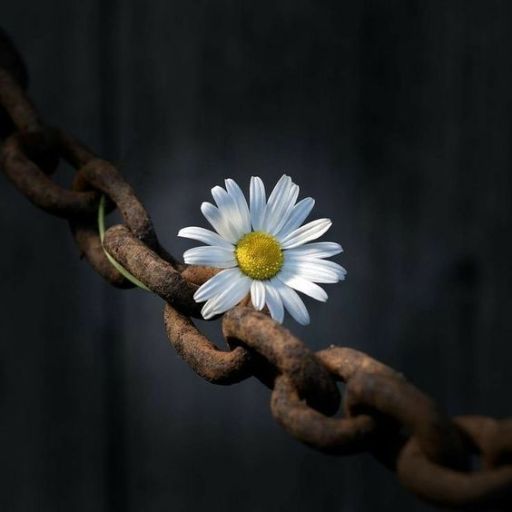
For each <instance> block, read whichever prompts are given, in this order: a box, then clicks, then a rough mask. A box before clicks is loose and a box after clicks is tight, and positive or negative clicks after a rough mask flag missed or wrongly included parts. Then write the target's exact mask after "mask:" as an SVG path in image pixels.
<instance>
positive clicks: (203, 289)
mask: <svg viewBox="0 0 512 512" xmlns="http://www.w3.org/2000/svg"><path fill="white" fill-rule="evenodd" d="M240 274H241V272H240V269H239V268H228V269H226V270H222V271H221V272H219V273H218V274H215V275H214V276H213V277H211V278H210V279H208V281H206V283H204V284H202V285H201V286H200V287H199V288H198V290H197V291H196V293H194V300H195V301H196V302H204V301H206V300H208V299H211V298H212V297H213V296H214V295H217V294H218V293H219V292H221V291H222V290H223V289H224V288H225V287H226V286H227V285H228V283H230V282H231V280H232V279H236V278H237V277H239V276H240Z"/></svg>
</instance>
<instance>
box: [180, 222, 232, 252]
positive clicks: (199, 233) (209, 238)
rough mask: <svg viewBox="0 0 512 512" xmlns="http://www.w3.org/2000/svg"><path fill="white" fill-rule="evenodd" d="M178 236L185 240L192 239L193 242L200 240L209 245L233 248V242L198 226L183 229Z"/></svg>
mask: <svg viewBox="0 0 512 512" xmlns="http://www.w3.org/2000/svg"><path fill="white" fill-rule="evenodd" d="M178 236H181V237H183V238H191V239H192V240H198V241H199V242H203V243H205V244H208V245H218V246H220V247H226V248H230V247H233V244H232V243H231V242H228V241H227V240H224V238H222V237H221V236H220V235H218V234H217V233H214V232H213V231H210V230H209V229H205V228H199V227H196V226H190V227H188V228H183V229H180V230H179V231H178Z"/></svg>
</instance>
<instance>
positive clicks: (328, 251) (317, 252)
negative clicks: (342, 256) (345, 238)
mask: <svg viewBox="0 0 512 512" xmlns="http://www.w3.org/2000/svg"><path fill="white" fill-rule="evenodd" d="M340 252H343V249H342V247H341V245H340V244H337V243H336V242H313V243H311V244H305V245H301V246H299V247H295V249H288V250H287V251H286V254H287V255H293V256H314V257H315V258H329V257H330V256H335V255H336V254H339V253H340Z"/></svg>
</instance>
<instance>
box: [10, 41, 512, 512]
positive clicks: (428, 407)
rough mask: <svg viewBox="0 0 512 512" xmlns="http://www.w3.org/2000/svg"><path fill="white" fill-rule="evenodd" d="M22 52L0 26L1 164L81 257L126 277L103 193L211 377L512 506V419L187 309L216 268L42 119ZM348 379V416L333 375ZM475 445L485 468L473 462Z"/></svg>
mask: <svg viewBox="0 0 512 512" xmlns="http://www.w3.org/2000/svg"><path fill="white" fill-rule="evenodd" d="M25 82H26V73H25V69H24V66H23V63H22V61H21V59H20V58H19V56H18V54H17V52H16V50H15V49H14V48H13V47H12V45H11V44H10V42H9V41H8V40H7V38H6V37H5V36H4V35H3V34H2V33H0V105H1V106H2V107H3V111H2V112H0V128H1V132H0V135H1V136H2V138H3V139H5V140H4V141H3V145H2V147H1V150H0V166H1V168H2V170H3V172H4V173H5V174H6V176H7V177H8V178H9V179H10V180H11V181H12V183H13V184H14V186H15V187H16V188H17V189H18V190H19V191H20V192H21V193H22V194H23V195H24V196H25V197H27V198H28V199H29V200H30V201H31V202H32V203H33V204H35V205H36V206H38V207H39V208H41V209H43V210H45V211H46V212H48V213H51V214H53V215H57V216H59V217H62V218H64V219H67V220H68V221H69V223H70V227H71V231H72V233H73V236H74V239H75V241H76V244H77V246H78V248H79V250H80V253H81V255H82V256H84V257H85V258H86V259H87V261H88V262H89V263H90V264H91V266H92V267H93V268H94V270H95V271H96V272H98V273H99V274H100V275H101V276H103V277H104V278H105V279H106V280H107V281H108V282H109V283H111V284H112V285H114V286H116V287H120V288H129V287H131V286H132V285H131V283H129V282H128V281H127V280H126V279H125V278H124V277H123V276H122V275H121V274H120V273H119V272H118V271H117V270H116V269H115V268H114V267H113V266H112V265H111V264H110V262H109V261H108V259H107V258H106V257H105V254H104V251H103V247H102V244H101V241H100V239H99V235H98V231H97V222H96V218H97V211H98V203H99V199H100V196H101V194H105V196H106V197H107V198H108V200H109V203H110V204H109V208H110V209H113V208H117V209H118V210H119V212H120V213H121V215H122V218H123V220H124V224H120V225H115V226H112V227H110V228H109V229H108V230H107V231H106V233H105V238H104V246H105V248H106V250H107V251H108V252H109V253H110V254H111V255H112V256H113V257H114V258H115V259H116V260H117V261H118V262H119V263H120V264H121V265H123V266H124V267H125V268H126V269H127V270H128V271H129V272H130V273H131V274H133V275H134V276H135V277H136V278H137V279H139V280H140V281H141V282H142V283H144V284H145V285H146V286H147V287H148V288H149V289H150V290H151V291H152V292H154V293H156V294H157V295H159V296H160V297H161V298H162V299H163V300H164V301H165V309H164V321H165V326H166V330H167V334H168V337H169V339H170V341H171V344H172V345H173V346H174V348H175V349H176V351H177V352H178V354H179V355H180V356H181V357H182V358H183V359H184V360H185V361H186V362H187V363H188V364H189V365H190V367H191V368H192V369H193V370H194V371H195V372H196V373H197V374H198V375H200V376H201V377H203V378H204V379H206V380H208V381H210V382H213V383H216V384H233V383H236V382H239V381H241V380H244V379H246V378H248V377H250V376H255V377H257V378H258V379H260V380H261V381H262V382H263V383H264V384H266V385H267V386H269V387H270V388H271V389H272V398H271V410H272V414H273V416H274V418H275V419H276V420H277V421H278V422H279V424H280V425H281V426H282V427H283V428H284V429H285V430H286V431H287V432H288V433H289V434H291V435H292V436H293V437H295V438H296V439H298V440H300V441H302V442H303V443H306V444H307V445H309V446H311V447H313V448H316V449H318V450H321V451H323V452H326V453H331V454H338V455H347V454H354V453H359V452H363V451H369V452H371V453H372V454H374V455H375V456H376V458H377V459H378V460H380V461H381V462H382V463H384V464H385V465H386V466H387V467H389V468H390V469H391V470H394V471H396V473H397V475H398V478H399V480H400V482H401V483H402V484H403V485H404V486H405V487H407V488H408V489H410V490H411V491H412V492H414V493H416V494H417V495H418V496H420V497H421V498H423V499H425V500H427V501H430V502H432V503H434V504H437V505H441V506H447V507H452V508H459V509H467V510H488V509H491V510H511V509H512V419H506V420H501V421H500V420H495V419H492V418H486V417H477V416H464V417H459V418H454V419H450V418H449V417H448V416H446V414H445V413H444V412H443V411H442V410H441V409H440V408H439V406H438V405H437V404H436V403H434V402H433V401H432V400H431V399H430V398H429V397H428V396H426V395H425V394H423V393H422V392H421V391H419V390H418V389H416V388H415V387H414V386H413V385H411V384H410V383H409V382H407V381H406V380H405V378H404V377H403V376H402V375H400V374H398V373H396V372H395V371H394V370H392V369H391V368H389V367H387V366H385V365H383V364H382V363H379V362H378V361H375V360H374V359H372V358H371V357H369V356H368V355H366V354H363V353H361V352H358V351H356V350H353V349H351V348H347V347H336V346H331V347H330V348H328V349H325V350H322V351H320V352H317V353H313V352H311V351H310V350H309V349H308V348H307V347H306V346H305V345H304V344H303V343H302V342H301V341H299V340H298V339H297V338H295V337H294V336H293V335H292V334H291V333H290V332H289V331H288V330H286V329H285V328H283V327H282V326H280V325H278V324H276V323H275V322H274V321H273V320H272V319H271V318H270V317H269V316H267V315H266V314H264V313H261V312H257V311H255V310H254V309H252V308H250V307H249V306H248V305H247V304H245V305H243V304H242V305H239V306H237V307H235V308H234V309H233V310H231V311H229V312H227V313H226V314H225V315H224V316H223V318H222V330H223V334H224V336H225V338H226V340H227V343H228V345H229V350H220V349H219V348H218V347H217V346H215V344H213V343H212V342H211V341H210V340H208V338H206V337H205V336H204V335H202V334H201V333H200V332H199V331H198V329H197V328H196V327H195V325H194V324H193V322H192V320H191V318H190V317H199V306H198V304H196V303H195V301H194V300H193V297H192V296H193V294H194V291H195V290H196V289H197V287H198V285H200V284H201V283H203V282H205V281H206V279H208V278H209V277H210V276H211V275H212V273H213V272H214V269H210V268H205V267H197V266H188V265H184V264H182V263H180V262H179V261H178V260H177V259H175V258H174V257H173V256H171V255H170V254H169V253H168V252H167V251H166V250H165V249H164V248H163V247H162V246H161V245H160V243H159V242H158V238H157V236H156V233H155V231H154V228H153V225H152V222H151V219H150V217H149V215H148V213H147V212H146V210H145V208H144V207H143V205H142V204H141V202H140V201H139V200H138V199H137V196H136V195H135V193H134V191H133V189H132V188H131V187H130V185H129V184H128V183H127V182H126V181H125V180H124V179H123V177H122V176H121V174H120V173H119V172H118V170H117V169H116V168H115V167H114V166H113V165H112V164H110V163H109V162H106V161H105V160H102V159H100V158H98V157H97V156H96V155H95V154H94V153H93V152H92V151H91V150H90V149H88V148H86V147H85V146H84V145H82V144H81V143H80V142H78V141H77V140H75V139H74V138H72V137H70V136H69V135H68V134H67V133H65V132H63V131H61V130H58V129H53V128H49V127H47V126H46V125H44V124H43V123H42V122H41V121H40V119H39V116H38V114H37V111H36V110H35V108H34V107H33V105H32V103H31V101H30V100H29V98H28V97H27V96H26V94H25V92H24V85H25ZM61 159H63V160H65V161H67V162H68V163H69V164H70V165H71V166H73V167H74V168H75V169H76V175H75V179H74V183H73V186H72V189H71V190H68V189H65V188H62V187H61V186H59V185H57V184H56V183H55V182H54V181H53V180H52V178H51V175H52V174H53V172H54V171H55V170H56V169H57V166H58V163H59V161H60V160H61ZM337 381H341V382H343V383H345V394H344V399H343V408H344V414H343V417H333V415H334V414H335V413H336V411H337V410H338V408H339V405H340V396H339V391H338V387H337V384H336V382H337ZM474 454H477V455H479V460H480V467H479V468H477V469H475V468H474V467H472V466H471V464H470V463H471V461H472V460H474Z"/></svg>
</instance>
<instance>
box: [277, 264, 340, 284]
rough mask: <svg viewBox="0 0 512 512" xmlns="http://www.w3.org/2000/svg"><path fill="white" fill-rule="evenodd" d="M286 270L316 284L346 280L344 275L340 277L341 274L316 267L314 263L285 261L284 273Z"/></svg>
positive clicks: (323, 267) (319, 266)
mask: <svg viewBox="0 0 512 512" xmlns="http://www.w3.org/2000/svg"><path fill="white" fill-rule="evenodd" d="M319 261H322V260H319ZM284 270H286V271H289V272H292V273H293V274H297V275H300V276H301V277H303V278H304V279H308V280H309V281H313V282H314V283H337V282H338V281H340V280H343V279H344V278H345V276H344V275H343V276H340V274H339V272H337V271H335V270H333V269H331V268H328V267H326V266H321V265H315V264H314V262H306V261H285V263H284V265H283V270H282V271H284Z"/></svg>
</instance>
